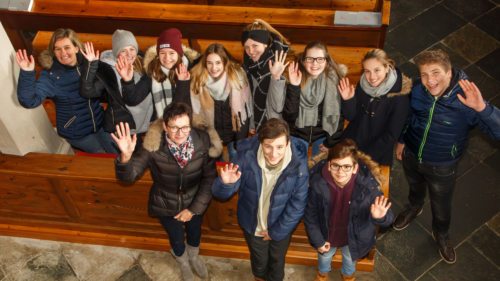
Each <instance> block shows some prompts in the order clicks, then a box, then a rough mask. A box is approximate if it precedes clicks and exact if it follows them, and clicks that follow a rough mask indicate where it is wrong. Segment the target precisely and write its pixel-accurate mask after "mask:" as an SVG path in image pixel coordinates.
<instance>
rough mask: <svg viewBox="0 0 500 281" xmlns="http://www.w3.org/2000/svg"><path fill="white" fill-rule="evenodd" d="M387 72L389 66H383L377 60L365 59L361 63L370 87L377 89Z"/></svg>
mask: <svg viewBox="0 0 500 281" xmlns="http://www.w3.org/2000/svg"><path fill="white" fill-rule="evenodd" d="M388 72H389V66H388V65H387V66H384V65H383V64H382V62H381V61H379V60H378V59H375V58H372V59H367V60H365V61H364V62H363V73H364V74H365V78H366V80H367V81H368V84H370V86H372V87H378V86H379V85H380V84H382V82H384V80H385V78H386V77H387V73H388Z"/></svg>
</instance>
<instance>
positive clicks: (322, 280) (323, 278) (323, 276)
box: [314, 271, 328, 281]
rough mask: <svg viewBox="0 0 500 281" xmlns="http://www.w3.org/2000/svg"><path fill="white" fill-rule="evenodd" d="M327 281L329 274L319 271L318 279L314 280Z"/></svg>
mask: <svg viewBox="0 0 500 281" xmlns="http://www.w3.org/2000/svg"><path fill="white" fill-rule="evenodd" d="M327 280H328V272H325V273H321V272H319V271H318V273H316V278H315V279H314V281H327Z"/></svg>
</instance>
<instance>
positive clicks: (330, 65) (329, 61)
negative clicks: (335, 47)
mask: <svg viewBox="0 0 500 281" xmlns="http://www.w3.org/2000/svg"><path fill="white" fill-rule="evenodd" d="M313 48H316V49H320V50H321V51H323V54H324V55H325V59H326V65H325V70H324V71H323V72H324V73H325V74H326V75H332V73H334V74H335V75H337V77H338V80H340V79H342V78H343V77H344V75H345V74H343V73H342V71H341V70H340V67H339V65H338V64H337V63H336V62H335V60H334V59H333V58H332V57H331V56H330V53H329V52H328V46H326V45H325V44H324V43H323V42H321V41H313V42H309V43H308V44H307V45H306V47H305V48H304V52H302V53H300V54H299V56H298V61H299V62H300V64H299V67H300V70H301V71H302V73H303V74H304V77H305V79H304V78H303V79H302V81H301V85H302V86H304V85H305V83H306V81H307V79H308V78H309V73H307V71H306V68H305V66H304V64H305V59H306V55H307V51H309V50H310V49H313Z"/></svg>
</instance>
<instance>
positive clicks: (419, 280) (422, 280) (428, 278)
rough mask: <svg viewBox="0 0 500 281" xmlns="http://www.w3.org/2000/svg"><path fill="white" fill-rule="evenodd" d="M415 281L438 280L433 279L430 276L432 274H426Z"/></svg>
mask: <svg viewBox="0 0 500 281" xmlns="http://www.w3.org/2000/svg"><path fill="white" fill-rule="evenodd" d="M416 281H439V280H437V279H436V278H434V276H432V274H430V273H429V272H427V273H425V274H424V275H422V277H420V278H418V279H417V280H416Z"/></svg>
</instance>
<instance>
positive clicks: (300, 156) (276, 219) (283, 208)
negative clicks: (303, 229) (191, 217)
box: [212, 136, 309, 241]
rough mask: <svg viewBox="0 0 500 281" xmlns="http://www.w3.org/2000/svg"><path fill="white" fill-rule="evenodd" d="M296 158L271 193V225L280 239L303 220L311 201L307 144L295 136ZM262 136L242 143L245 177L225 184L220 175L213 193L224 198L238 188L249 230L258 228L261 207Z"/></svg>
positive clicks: (240, 152)
mask: <svg viewBox="0 0 500 281" xmlns="http://www.w3.org/2000/svg"><path fill="white" fill-rule="evenodd" d="M291 142H292V143H291V144H292V160H291V162H290V163H289V164H288V166H287V167H286V168H285V169H284V170H283V172H282V173H281V175H280V176H279V178H278V180H277V182H276V185H275V187H274V189H273V191H272V193H271V201H270V207H269V213H268V217H267V227H268V234H269V236H270V237H271V238H272V239H273V240H276V241H280V240H282V239H284V238H286V237H287V236H288V235H289V234H290V233H292V232H293V230H294V229H295V227H296V226H297V224H298V223H299V221H300V219H301V218H302V215H303V214H304V208H305V207H306V204H307V191H308V187H309V184H308V180H309V173H308V170H307V148H306V147H305V146H304V145H303V144H302V143H301V142H299V141H298V140H297V139H295V138H292V139H291ZM259 145H260V142H259V140H258V136H254V137H251V138H249V139H245V140H242V141H240V142H239V143H238V156H237V158H236V160H235V161H234V163H235V164H237V165H238V166H239V170H240V171H241V178H240V179H239V180H238V181H237V182H236V183H234V184H224V183H223V182H222V181H221V179H220V177H218V178H217V179H216V180H215V181H214V184H213V186H212V193H213V195H214V196H215V197H217V198H220V199H228V198H229V197H231V195H233V194H234V193H235V192H236V191H238V211H237V214H238V223H239V224H240V226H241V228H243V230H244V231H245V232H247V233H248V234H251V235H253V234H254V233H255V229H256V228H257V211H258V206H259V198H260V193H261V188H262V169H261V168H260V166H259V164H258V163H257V150H258V148H259Z"/></svg>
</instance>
